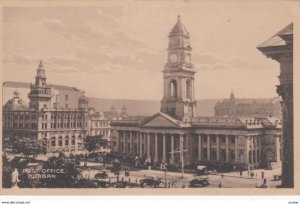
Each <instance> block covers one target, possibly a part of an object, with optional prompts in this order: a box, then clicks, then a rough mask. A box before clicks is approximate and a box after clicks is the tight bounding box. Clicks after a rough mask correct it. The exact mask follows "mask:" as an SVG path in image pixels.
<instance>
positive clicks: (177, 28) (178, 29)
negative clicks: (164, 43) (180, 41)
mask: <svg viewBox="0 0 300 204" xmlns="http://www.w3.org/2000/svg"><path fill="white" fill-rule="evenodd" d="M171 35H186V36H189V32H188V31H187V29H186V28H185V26H184V25H183V24H182V23H181V20H180V16H178V19H177V23H176V24H175V25H174V27H173V28H172V30H171V32H170V34H169V36H171Z"/></svg>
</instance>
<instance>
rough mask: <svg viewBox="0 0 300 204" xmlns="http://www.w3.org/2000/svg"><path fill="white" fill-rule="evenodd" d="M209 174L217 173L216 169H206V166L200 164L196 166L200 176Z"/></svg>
mask: <svg viewBox="0 0 300 204" xmlns="http://www.w3.org/2000/svg"><path fill="white" fill-rule="evenodd" d="M210 174H214V175H216V174H217V171H216V170H215V169H213V170H208V168H207V166H202V165H198V166H197V175H198V176H201V175H210Z"/></svg>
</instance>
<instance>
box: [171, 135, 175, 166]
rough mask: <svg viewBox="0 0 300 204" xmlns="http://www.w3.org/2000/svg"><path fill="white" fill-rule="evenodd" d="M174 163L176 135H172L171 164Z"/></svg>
mask: <svg viewBox="0 0 300 204" xmlns="http://www.w3.org/2000/svg"><path fill="white" fill-rule="evenodd" d="M173 163H174V135H171V158H170V164H173Z"/></svg>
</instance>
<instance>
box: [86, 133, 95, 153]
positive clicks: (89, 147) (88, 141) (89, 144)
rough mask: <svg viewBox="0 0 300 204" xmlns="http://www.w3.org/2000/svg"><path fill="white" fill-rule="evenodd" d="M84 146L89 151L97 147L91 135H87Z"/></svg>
mask: <svg viewBox="0 0 300 204" xmlns="http://www.w3.org/2000/svg"><path fill="white" fill-rule="evenodd" d="M84 147H85V148H86V150H87V151H88V152H89V153H92V152H94V151H95V150H97V149H98V145H97V143H96V142H95V141H94V140H93V139H92V137H87V138H86V139H85V141H84Z"/></svg>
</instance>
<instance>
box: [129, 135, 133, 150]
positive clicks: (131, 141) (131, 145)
mask: <svg viewBox="0 0 300 204" xmlns="http://www.w3.org/2000/svg"><path fill="white" fill-rule="evenodd" d="M129 137H130V153H133V137H132V131H129Z"/></svg>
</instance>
